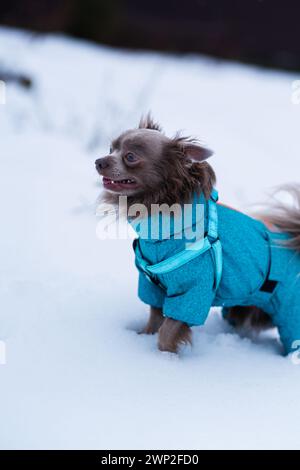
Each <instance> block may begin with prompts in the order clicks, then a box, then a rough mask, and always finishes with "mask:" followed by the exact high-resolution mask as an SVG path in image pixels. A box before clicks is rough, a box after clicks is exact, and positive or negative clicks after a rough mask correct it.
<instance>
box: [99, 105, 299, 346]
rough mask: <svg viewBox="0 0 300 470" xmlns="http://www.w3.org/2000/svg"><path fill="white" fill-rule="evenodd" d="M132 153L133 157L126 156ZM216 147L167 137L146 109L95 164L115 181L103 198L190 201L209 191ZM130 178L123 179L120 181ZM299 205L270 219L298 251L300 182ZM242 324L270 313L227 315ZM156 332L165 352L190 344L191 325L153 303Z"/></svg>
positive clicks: (151, 324)
mask: <svg viewBox="0 0 300 470" xmlns="http://www.w3.org/2000/svg"><path fill="white" fill-rule="evenodd" d="M128 155H130V156H131V158H133V160H134V161H127V158H128ZM211 155H212V152H211V151H210V150H209V149H207V148H205V147H203V146H202V145H201V143H200V142H199V141H198V140H197V139H193V138H191V137H183V136H181V135H180V134H176V135H175V137H173V138H169V137H167V136H166V135H165V134H164V133H163V131H162V129H161V127H160V125H159V124H157V123H155V122H154V121H153V119H152V118H151V116H150V115H149V114H148V115H147V116H146V117H145V118H142V119H141V121H140V123H139V127H138V128H137V129H133V130H129V131H126V132H124V133H123V134H121V135H120V136H119V137H118V138H117V139H115V140H114V141H113V142H112V146H111V149H110V154H109V155H108V156H106V157H104V158H101V159H98V160H96V168H97V170H98V172H99V173H100V175H102V176H103V177H104V178H107V179H109V180H112V185H109V186H110V187H108V188H105V189H107V190H106V191H105V192H104V200H105V202H108V203H113V204H117V203H118V198H119V196H120V195H126V196H127V198H128V207H130V206H131V205H132V204H135V203H139V204H143V205H144V206H145V207H146V208H147V209H150V207H151V205H152V204H168V205H172V204H174V203H188V202H191V199H192V196H193V193H194V192H197V193H198V194H199V193H201V192H203V193H204V195H205V197H206V198H208V197H209V196H210V193H211V190H212V188H213V186H214V184H215V179H216V178H215V173H214V171H213V169H212V168H211V166H210V165H209V164H208V163H207V162H206V159H207V158H208V157H210V156H211ZM127 180H130V181H131V183H128V184H127V183H125V184H123V183H122V181H127ZM293 194H294V195H295V197H296V199H297V201H298V208H296V209H287V208H285V207H284V206H278V207H277V208H276V209H274V210H273V212H271V213H270V214H267V219H268V220H269V222H270V223H272V224H275V225H276V226H277V227H278V228H279V229H280V230H282V231H284V232H288V233H290V234H291V235H292V239H291V241H290V246H291V247H292V248H294V249H296V250H299V251H300V187H298V186H297V187H296V188H294V190H293ZM226 318H227V319H228V320H229V321H230V323H231V324H234V325H235V326H236V327H238V328H244V327H245V326H247V327H251V328H253V329H256V330H261V329H265V328H268V327H271V326H272V322H271V319H270V317H269V316H268V315H267V314H266V313H264V312H262V311H261V310H260V309H258V308H256V307H234V308H232V309H230V312H229V314H228V315H227V317H226ZM156 332H158V346H159V349H160V350H161V351H169V352H177V351H178V348H179V346H180V344H182V343H191V329H190V328H189V327H188V325H186V324H184V323H182V322H180V321H177V320H173V319H171V318H164V317H163V314H162V311H161V310H160V309H157V308H154V307H151V309H150V317H149V320H148V323H147V325H146V326H145V328H144V329H143V330H142V331H141V333H145V334H154V333H156Z"/></svg>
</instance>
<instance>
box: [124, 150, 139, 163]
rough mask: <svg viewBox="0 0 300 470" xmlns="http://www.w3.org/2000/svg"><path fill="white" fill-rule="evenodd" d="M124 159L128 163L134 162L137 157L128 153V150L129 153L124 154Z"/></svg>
mask: <svg viewBox="0 0 300 470" xmlns="http://www.w3.org/2000/svg"><path fill="white" fill-rule="evenodd" d="M125 160H126V161H127V162H128V163H135V162H137V161H138V158H137V157H136V156H135V155H133V153H130V152H129V153H127V154H126V155H125Z"/></svg>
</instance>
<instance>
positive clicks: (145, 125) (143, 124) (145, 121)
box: [139, 112, 162, 132]
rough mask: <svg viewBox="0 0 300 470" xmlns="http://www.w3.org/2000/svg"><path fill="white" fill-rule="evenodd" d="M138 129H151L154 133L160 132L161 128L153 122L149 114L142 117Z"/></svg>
mask: <svg viewBox="0 0 300 470" xmlns="http://www.w3.org/2000/svg"><path fill="white" fill-rule="evenodd" d="M139 129H152V130H154V131H159V132H162V128H161V126H160V124H158V122H155V121H154V119H153V117H152V116H151V113H150V112H149V113H148V114H146V116H142V117H141V119H140V122H139Z"/></svg>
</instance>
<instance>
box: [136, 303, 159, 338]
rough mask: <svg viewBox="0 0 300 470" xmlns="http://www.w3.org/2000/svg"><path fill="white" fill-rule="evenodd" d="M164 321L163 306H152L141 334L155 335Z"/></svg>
mask: <svg viewBox="0 0 300 470" xmlns="http://www.w3.org/2000/svg"><path fill="white" fill-rule="evenodd" d="M163 321H164V316H163V313H162V309H161V308H156V307H150V316H149V319H148V323H147V325H146V326H145V327H144V328H143V329H142V331H140V333H141V334H145V335H154V334H155V333H157V332H158V330H159V328H160V327H161V325H162V323H163Z"/></svg>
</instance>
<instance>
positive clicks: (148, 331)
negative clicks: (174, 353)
mask: <svg viewBox="0 0 300 470" xmlns="http://www.w3.org/2000/svg"><path fill="white" fill-rule="evenodd" d="M157 331H158V329H157V328H156V327H154V326H153V325H148V324H147V325H146V326H144V328H142V329H141V330H139V331H138V335H154V334H155V333H157Z"/></svg>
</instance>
